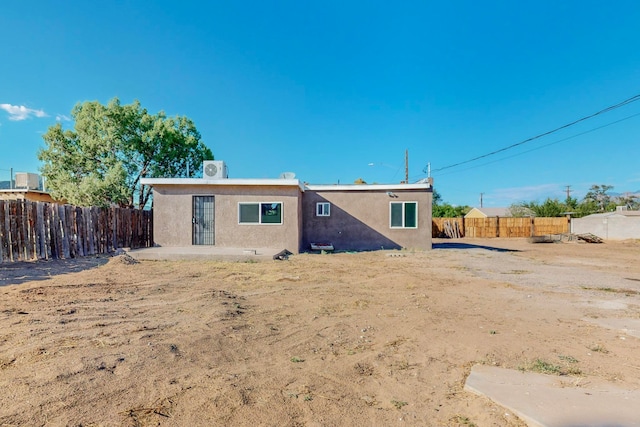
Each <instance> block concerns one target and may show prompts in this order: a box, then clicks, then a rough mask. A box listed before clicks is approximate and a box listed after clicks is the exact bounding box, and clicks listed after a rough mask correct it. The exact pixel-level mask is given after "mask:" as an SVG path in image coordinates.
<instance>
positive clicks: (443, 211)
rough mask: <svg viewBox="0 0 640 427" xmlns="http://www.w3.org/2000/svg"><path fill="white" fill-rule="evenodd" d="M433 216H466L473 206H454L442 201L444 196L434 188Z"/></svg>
mask: <svg viewBox="0 0 640 427" xmlns="http://www.w3.org/2000/svg"><path fill="white" fill-rule="evenodd" d="M432 198H433V202H432V213H431V214H432V216H433V217H434V218H457V217H460V216H465V215H466V214H467V212H469V210H471V208H470V207H469V206H453V205H450V204H449V203H442V196H441V195H440V193H438V191H437V190H436V189H433V195H432Z"/></svg>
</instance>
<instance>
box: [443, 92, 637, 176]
mask: <svg viewBox="0 0 640 427" xmlns="http://www.w3.org/2000/svg"><path fill="white" fill-rule="evenodd" d="M638 100H640V94H638V95H634V96H632V97H631V98H627V99H625V100H624V101H622V102H619V103H617V104H614V105H611V106H609V107H607V108H605V109H603V110H600V111H598V112H595V113H593V114H589V115H588V116H585V117H582V118H580V119H577V120H574V121H572V122H570V123H567V124H565V125H562V126H560V127H557V128H555V129H553V130H550V131H547V132H544V133H541V134H539V135H536V136H532V137H531V138H527V139H525V140H524V141H520V142H517V143H515V144H511V145H509V146H507V147H504V148H500V149H498V150H495V151H492V152H490V153H487V154H483V155H481V156H477V157H474V158H472V159H469V160H465V161H462V162H458V163H454V164H452V165H448V166H444V167H441V168H438V169H434V170H432V171H431V172H432V173H435V172H440V171H443V170H445V169H451V168H453V167H456V166H460V165H464V164H467V163H471V162H474V161H476V160H480V159H484V158H485V157H489V156H493V155H495V154H498V153H502V152H503V151H507V150H510V149H512V148H514V147H517V146H520V145H523V144H526V143H527V142H531V141H533V140H536V139H539V138H542V137H543V136H547V135H550V134H552V133H555V132H558V131H560V130H562V129H566V128H568V127H571V126H573V125H575V124H577V123H580V122H583V121H585V120H589V119H591V118H593V117H596V116H599V115H601V114H604V113H608V112H609V111H613V110H615V109H617V108H620V107H624V106H625V105H628V104H631V103H632V102H635V101H638Z"/></svg>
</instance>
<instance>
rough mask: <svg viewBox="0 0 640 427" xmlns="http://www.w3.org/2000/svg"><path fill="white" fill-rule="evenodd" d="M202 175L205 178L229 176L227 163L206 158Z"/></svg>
mask: <svg viewBox="0 0 640 427" xmlns="http://www.w3.org/2000/svg"><path fill="white" fill-rule="evenodd" d="M202 167H203V171H202V177H203V178H204V179H225V178H227V177H228V176H227V165H225V164H224V162H223V161H222V160H205V161H204V162H202Z"/></svg>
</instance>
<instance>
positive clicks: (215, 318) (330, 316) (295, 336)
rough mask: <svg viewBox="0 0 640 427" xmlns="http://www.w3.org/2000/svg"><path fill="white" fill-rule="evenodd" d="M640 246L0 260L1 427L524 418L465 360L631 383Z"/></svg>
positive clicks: (463, 245) (474, 422)
mask: <svg viewBox="0 0 640 427" xmlns="http://www.w3.org/2000/svg"><path fill="white" fill-rule="evenodd" d="M639 260H640V243H639V242H637V241H627V242H618V243H615V242H608V243H605V244H578V243H561V244H531V243H528V242H527V241H526V240H521V239H486V240H481V239H468V240H465V239H462V240H450V241H447V240H439V241H437V242H436V244H435V247H434V250H433V251H430V252H415V253H414V252H411V251H380V252H369V253H355V254H354V253H341V254H325V255H313V254H302V255H296V256H292V257H291V258H290V259H289V260H288V261H269V262H222V261H210V262H202V261H198V262H191V261H171V262H170V261H144V262H140V263H135V262H132V261H131V260H130V259H129V258H127V257H126V256H116V257H111V258H108V257H98V258H84V259H78V260H67V261H55V262H38V263H22V264H14V265H7V264H3V265H0V285H1V286H0V296H1V298H0V319H1V320H0V321H1V324H2V327H1V329H0V425H1V426H18V425H20V426H21V425H33V426H44V425H47V426H65V425H68V426H218V425H219V426H227V425H235V426H263V425H264V426H349V425H353V426H364V425H371V426H393V425H420V426H477V427H482V426H524V425H525V424H524V423H523V422H522V421H520V420H518V419H517V418H516V417H515V416H514V415H513V414H510V413H509V412H508V411H506V410H505V409H504V408H501V407H499V406H497V405H495V404H493V403H492V402H491V401H489V400H488V399H486V398H484V397H481V396H476V395H473V394H470V393H467V392H465V391H464V390H463V386H464V382H465V379H466V377H467V375H468V373H469V371H470V369H471V367H472V366H473V365H474V364H476V363H481V364H490V365H496V366H503V367H507V368H516V369H523V370H530V369H538V368H539V367H540V366H552V367H554V368H556V369H555V373H556V374H562V375H566V376H568V377H569V378H575V385H576V386H580V385H581V384H587V383H588V382H589V381H592V380H594V379H597V380H603V379H604V380H607V381H610V382H613V383H616V384H617V385H618V386H620V387H627V388H630V389H634V388H635V389H637V388H638V387H640V339H638V338H636V337H633V336H631V335H627V334H625V333H624V331H620V330H615V329H607V328H605V327H602V326H598V325H597V324H595V323H594V322H593V320H594V319H605V318H623V319H638V318H640V311H639V308H640V262H639Z"/></svg>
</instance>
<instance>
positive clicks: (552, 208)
mask: <svg viewBox="0 0 640 427" xmlns="http://www.w3.org/2000/svg"><path fill="white" fill-rule="evenodd" d="M509 211H510V212H511V215H512V216H514V217H526V216H537V217H542V218H552V217H559V216H563V215H564V214H565V213H566V212H568V211H567V205H566V204H565V203H562V202H560V201H559V200H558V199H551V198H547V200H545V201H544V202H543V203H538V202H521V203H516V204H514V205H511V207H510V208H509Z"/></svg>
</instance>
